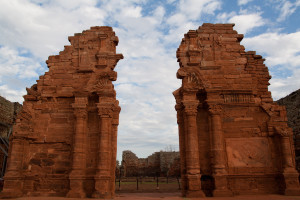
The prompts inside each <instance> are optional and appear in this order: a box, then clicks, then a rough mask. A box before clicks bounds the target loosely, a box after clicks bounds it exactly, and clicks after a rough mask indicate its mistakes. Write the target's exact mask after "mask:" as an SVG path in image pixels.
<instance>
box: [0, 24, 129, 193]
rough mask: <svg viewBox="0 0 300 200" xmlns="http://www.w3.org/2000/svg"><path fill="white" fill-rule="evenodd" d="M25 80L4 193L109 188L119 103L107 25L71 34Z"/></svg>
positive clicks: (108, 190)
mask: <svg viewBox="0 0 300 200" xmlns="http://www.w3.org/2000/svg"><path fill="white" fill-rule="evenodd" d="M69 41H70V43H71V45H67V46H65V48H64V50H63V51H61V52H60V53H59V55H55V56H50V57H49V59H48V60H47V61H46V63H47V65H48V67H49V71H48V72H46V73H45V74H44V75H42V76H40V78H39V80H37V84H35V85H33V86H32V87H31V88H27V95H25V96H24V99H25V102H24V105H23V110H22V112H21V113H20V114H19V116H18V119H17V124H16V126H15V127H14V132H13V137H12V142H11V149H10V151H11V152H10V156H9V165H8V170H7V174H6V176H5V184H4V191H3V192H2V195H4V196H7V197H15V196H24V195H28V196H36V195H43V196H66V195H67V196H68V197H86V196H87V197H91V196H93V197H102V198H104V197H105V198H112V197H113V196H114V179H115V166H116V148H117V144H116V141H117V140H116V139H117V125H118V116H119V112H120V107H119V106H118V101H117V100H116V92H115V90H114V86H113V84H112V81H115V80H116V78H117V74H116V72H115V71H113V70H114V68H115V66H116V64H117V62H118V61H119V60H120V59H122V58H123V56H122V54H116V46H117V44H118V38H117V37H116V36H115V33H114V32H113V31H112V28H111V27H92V28H91V29H90V30H86V31H83V33H76V34H75V35H74V36H71V37H69Z"/></svg>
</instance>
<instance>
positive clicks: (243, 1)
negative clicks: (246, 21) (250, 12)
mask: <svg viewBox="0 0 300 200" xmlns="http://www.w3.org/2000/svg"><path fill="white" fill-rule="evenodd" d="M251 1H253V0H238V5H239V6H241V5H246V4H248V3H249V2H251Z"/></svg>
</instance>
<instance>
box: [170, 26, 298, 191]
mask: <svg viewBox="0 0 300 200" xmlns="http://www.w3.org/2000/svg"><path fill="white" fill-rule="evenodd" d="M233 26H234V25H233V24H203V25H202V26H200V27H199V28H198V29H197V30H190V31H189V32H188V33H187V34H185V35H184V38H183V39H182V42H181V44H180V46H179V48H178V50H177V58H178V62H179V65H180V68H179V70H178V72H177V78H179V79H182V86H181V87H180V88H179V89H177V90H176V91H175V92H174V93H173V94H174V96H175V98H176V106H175V108H176V110H177V120H178V121H177V122H178V126H179V145H180V158H181V177H182V185H183V187H182V188H183V195H184V196H188V197H200V196H205V195H212V196H232V195H238V194H268V193H279V194H285V195H299V191H300V190H299V182H298V176H299V174H298V172H297V171H296V170H295V159H294V158H295V156H294V145H293V138H292V135H293V132H292V130H291V128H289V127H288V125H287V117H286V110H285V108H284V107H282V106H279V105H277V104H276V103H274V102H273V100H272V97H271V93H270V92H269V91H268V85H269V79H270V78H271V77H270V75H269V72H268V68H267V67H266V66H265V65H264V59H263V58H262V57H261V56H260V55H256V54H255V52H254V51H248V52H247V51H245V49H244V47H243V46H242V45H240V41H241V40H242V39H243V35H242V34H238V33H237V32H236V31H235V30H233ZM208 180H211V181H212V182H213V185H214V187H211V188H210V191H208V193H210V194H207V193H206V194H204V192H203V190H202V187H203V188H207V187H206V184H209V183H208Z"/></svg>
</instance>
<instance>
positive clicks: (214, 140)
mask: <svg viewBox="0 0 300 200" xmlns="http://www.w3.org/2000/svg"><path fill="white" fill-rule="evenodd" d="M221 111H222V107H221V106H220V105H212V106H210V108H209V112H210V130H211V153H212V171H213V176H214V179H215V189H214V191H213V196H232V195H233V194H232V192H231V191H230V190H229V189H228V182H227V174H228V172H227V170H226V162H225V147H224V136H223V130H222V119H221Z"/></svg>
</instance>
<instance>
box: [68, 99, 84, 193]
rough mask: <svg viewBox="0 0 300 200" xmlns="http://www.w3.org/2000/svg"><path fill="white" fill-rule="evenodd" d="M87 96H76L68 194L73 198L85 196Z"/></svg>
mask: <svg viewBox="0 0 300 200" xmlns="http://www.w3.org/2000/svg"><path fill="white" fill-rule="evenodd" d="M87 104H88V99H87V97H75V103H73V104H72V107H73V108H74V115H75V117H76V122H75V125H76V128H75V134H74V137H73V163H72V171H71V173H70V175H69V179H70V191H69V193H68V194H67V196H68V197H72V198H84V197H86V193H85V191H84V181H85V168H86V138H87V108H86V107H87Z"/></svg>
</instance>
